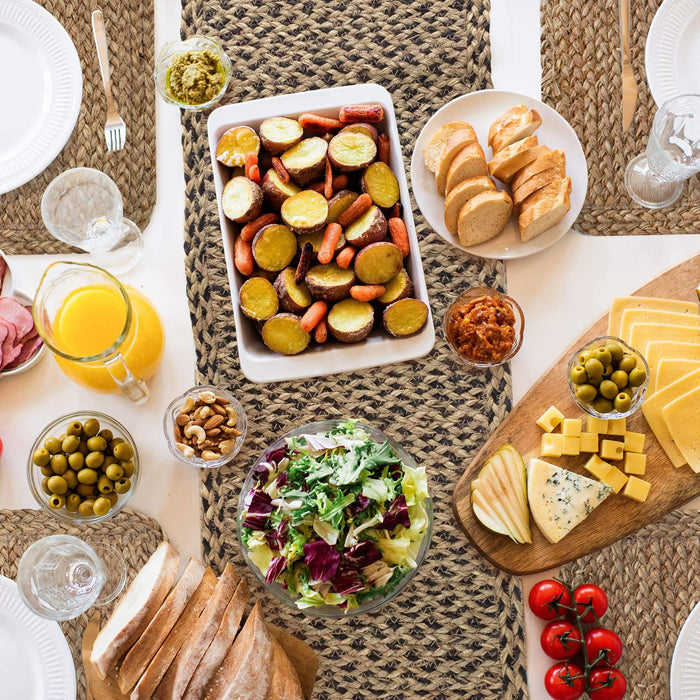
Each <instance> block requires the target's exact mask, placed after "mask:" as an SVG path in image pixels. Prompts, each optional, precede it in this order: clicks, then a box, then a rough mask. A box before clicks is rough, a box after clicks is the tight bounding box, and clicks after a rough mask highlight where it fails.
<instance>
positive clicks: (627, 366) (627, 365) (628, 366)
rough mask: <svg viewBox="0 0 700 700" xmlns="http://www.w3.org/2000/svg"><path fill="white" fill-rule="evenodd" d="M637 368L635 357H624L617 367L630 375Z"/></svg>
mask: <svg viewBox="0 0 700 700" xmlns="http://www.w3.org/2000/svg"><path fill="white" fill-rule="evenodd" d="M636 366H637V358H636V357H635V356H634V355H624V356H623V357H622V359H621V360H620V362H619V363H618V365H617V368H618V369H621V370H622V371H623V372H627V374H629V373H630V372H631V371H632V370H633V369H634V368H635V367H636Z"/></svg>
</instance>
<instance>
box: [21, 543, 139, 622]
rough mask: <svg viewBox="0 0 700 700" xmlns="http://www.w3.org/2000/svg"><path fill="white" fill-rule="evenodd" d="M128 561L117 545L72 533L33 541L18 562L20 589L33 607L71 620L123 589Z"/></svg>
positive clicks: (40, 612)
mask: <svg viewBox="0 0 700 700" xmlns="http://www.w3.org/2000/svg"><path fill="white" fill-rule="evenodd" d="M125 583H126V564H125V562H124V559H123V558H122V556H121V555H120V554H119V552H117V551H116V550H115V549H114V548H112V547H110V546H109V545H105V544H96V545H92V546H91V545H89V544H87V542H84V541H83V540H81V539H79V538H77V537H73V536H72V535H50V536H49V537H42V539H40V540H37V541H36V542H34V544H32V545H31V546H30V547H29V548H28V549H27V551H26V552H25V553H24V554H23V555H22V558H21V559H20V561H19V566H18V567H17V589H18V590H19V594H20V597H21V598H22V600H23V601H24V602H25V604H26V605H27V607H28V608H29V609H30V610H32V612H34V613H36V614H37V615H39V616H40V617H45V618H47V619H49V620H71V619H73V618H74V617H78V615H80V614H81V613H84V612H85V611H86V610H88V609H89V608H90V607H92V606H93V605H105V604H106V603H109V602H111V601H112V600H114V599H115V598H116V597H117V596H118V595H119V593H121V591H122V589H123V588H124V584H125Z"/></svg>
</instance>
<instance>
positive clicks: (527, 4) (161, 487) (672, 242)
mask: <svg viewBox="0 0 700 700" xmlns="http://www.w3.org/2000/svg"><path fill="white" fill-rule="evenodd" d="M155 7H156V46H160V45H161V44H162V43H164V42H165V41H168V40H171V39H175V38H177V37H178V32H179V22H180V3H179V0H155ZM538 13H539V3H538V0H492V9H491V41H492V71H493V83H494V86H495V87H497V88H501V89H510V90H517V91H520V92H525V93H527V94H529V95H531V96H533V97H539V96H540V66H539V14H538ZM107 23H108V31H109V23H110V18H109V17H107ZM640 77H642V76H638V78H640ZM156 123H157V127H156V133H157V177H158V186H157V201H156V206H155V209H154V211H153V216H152V218H151V223H150V225H149V226H148V228H147V230H146V232H145V233H146V235H145V240H146V250H145V253H144V257H143V262H142V263H141V264H140V265H139V267H138V268H137V269H136V270H135V271H134V272H132V273H131V274H130V275H128V276H126V277H125V278H124V280H125V281H126V282H128V283H129V284H131V285H133V286H135V287H137V288H139V289H141V290H142V291H143V292H144V293H145V294H147V295H148V297H149V298H150V299H151V300H152V301H153V302H154V304H155V305H156V307H157V308H158V310H159V312H160V314H161V316H162V318H163V322H164V325H165V330H166V336H167V345H166V353H165V359H164V361H163V364H162V366H161V368H160V370H159V372H158V374H157V375H156V376H155V377H154V379H153V380H152V381H151V382H150V387H151V390H152V397H151V399H150V401H149V402H148V403H146V404H145V405H143V406H140V407H137V406H133V405H131V404H130V403H129V402H128V401H127V400H126V399H123V398H122V397H120V396H103V395H98V394H95V393H91V392H88V391H86V390H84V389H82V388H80V387H78V386H77V385H75V384H73V383H72V382H70V381H69V380H68V379H67V378H66V377H65V376H64V375H63V374H62V373H61V372H60V371H59V369H58V367H57V365H56V364H55V362H54V361H53V359H52V358H50V357H48V356H47V357H45V358H44V359H43V360H42V361H41V362H40V364H39V365H38V366H37V367H35V368H34V369H33V370H32V371H30V372H27V373H26V374H23V375H19V376H18V377H10V378H7V377H6V378H3V379H2V380H0V437H1V438H2V439H3V441H4V443H5V452H4V454H3V456H2V458H0V507H2V508H22V507H34V506H35V503H34V501H33V498H32V496H31V493H30V491H29V488H28V486H27V480H26V477H25V468H26V459H27V454H28V451H29V448H30V446H31V444H32V441H33V439H34V437H35V435H36V432H37V431H38V429H39V428H41V427H42V426H43V425H45V424H46V423H48V422H49V421H50V420H52V419H53V418H55V416H57V415H60V414H61V413H67V412H69V411H72V410H77V409H90V408H94V409H98V410H101V411H104V412H106V413H110V414H112V415H113V416H114V417H115V418H117V419H118V420H119V421H122V422H123V423H124V424H125V425H126V426H127V428H128V429H129V430H130V431H131V432H132V434H133V435H134V438H135V439H136V441H137V443H138V445H139V451H140V453H141V459H142V475H141V482H140V484H139V486H138V488H137V490H136V492H135V493H134V495H133V498H132V500H131V503H130V505H131V506H133V507H134V508H135V509H137V510H140V511H142V512H144V513H147V514H148V515H151V516H152V517H154V518H156V519H157V520H158V521H159V522H160V523H161V524H162V526H163V528H164V530H165V531H166V532H167V534H168V537H169V538H170V539H171V541H172V542H173V543H174V545H175V546H176V547H177V548H178V549H179V551H180V553H181V554H182V556H183V557H189V556H191V555H200V537H199V513H200V501H199V495H198V494H199V474H198V473H197V472H196V471H194V470H192V469H189V468H185V467H184V466H183V465H180V464H179V463H178V462H176V461H175V460H174V459H173V458H172V457H171V456H170V453H169V452H168V450H167V447H166V445H165V442H164V439H163V435H162V427H161V420H162V415H163V410H164V409H165V407H166V405H167V404H168V403H169V401H170V400H171V399H172V397H173V396H174V395H175V394H176V393H179V392H180V391H181V390H184V389H186V388H187V387H189V386H191V384H192V379H193V367H194V346H193V342H192V329H191V325H190V318H189V310H188V305H187V298H186V294H185V271H184V265H183V247H182V242H183V228H184V213H183V212H184V195H183V192H184V178H183V169H182V155H181V146H180V114H179V111H178V110H177V109H176V108H175V107H172V106H170V105H165V104H164V103H163V102H162V101H160V100H157V122H156ZM100 126H101V125H100ZM96 128H97V126H96ZM127 143H128V142H127ZM127 147H128V146H127ZM407 155H408V154H407ZM632 155H633V154H630V156H632ZM1 205H2V196H0V206H1ZM125 214H126V215H127V216H128V212H125ZM699 228H700V224H699ZM699 252H700V235H683V236H659V237H655V236H618V237H589V236H582V235H579V234H577V233H575V232H572V233H569V234H567V235H566V236H565V237H564V238H563V239H561V240H560V241H559V242H558V243H557V244H556V245H554V246H552V247H551V248H549V249H548V250H546V251H544V252H543V253H540V254H538V255H536V256H532V257H529V258H524V259H521V260H515V261H510V262H508V263H507V275H508V291H509V293H510V294H512V295H513V296H514V297H515V298H516V299H518V301H519V302H520V304H521V306H522V307H523V310H524V313H525V317H526V319H527V321H526V329H525V340H524V343H523V347H522V349H521V350H520V352H519V354H518V355H517V356H516V358H515V359H514V361H513V363H512V371H513V393H514V400H515V401H518V399H519V398H520V397H522V395H523V394H524V393H525V391H526V390H527V389H528V388H529V387H530V386H531V384H532V383H533V382H534V381H535V380H536V379H537V377H538V376H539V375H540V374H541V373H542V371H544V369H546V368H547V367H548V366H549V365H550V364H551V363H552V362H553V361H554V360H555V359H556V358H557V357H558V356H559V354H560V353H561V351H562V350H563V349H564V348H565V347H566V346H567V345H568V344H569V342H570V341H571V338H573V337H575V336H576V335H578V334H579V333H580V332H581V331H582V330H584V329H585V327H586V326H588V325H589V324H590V323H592V322H593V321H594V320H595V319H596V318H597V317H598V316H599V315H600V314H602V313H603V312H604V311H605V309H606V307H607V306H608V304H609V302H610V299H611V298H612V297H613V296H615V295H619V294H627V293H630V292H632V291H634V290H635V289H636V288H638V287H639V286H641V285H642V284H644V283H645V282H646V281H648V280H650V279H651V278H653V277H655V276H656V275H658V274H660V273H661V272H663V271H664V270H665V269H666V268H668V267H670V266H672V265H675V264H677V263H678V262H681V261H682V260H684V259H686V258H688V257H690V256H692V255H694V254H697V253H699ZM52 259H54V258H52V257H49V256H22V257H20V256H12V257H10V263H11V265H12V269H13V272H14V275H15V279H16V284H17V286H18V287H20V288H21V289H23V290H27V291H29V292H30V293H31V292H32V291H33V289H34V288H35V287H36V284H37V282H38V280H39V277H40V276H41V273H42V272H43V270H44V269H45V267H46V265H47V264H48V263H49V262H50V261H51V260H52ZM630 263H632V264H630ZM621 270H622V271H624V274H620V271H621ZM699 281H700V280H699ZM572 309H575V310H576V311H575V313H572V311H571V310H572ZM47 387H51V390H50V391H49V390H47ZM249 419H251V420H252V422H254V421H255V416H249ZM694 504H695V505H696V507H698V506H700V499H696V501H695V502H694ZM544 577H545V575H538V576H529V577H525V579H524V587H525V596H526V597H527V593H528V591H529V589H530V587H531V586H532V585H533V584H534V583H535V582H536V581H537V580H539V579H540V578H544ZM598 583H600V584H601V585H603V587H604V586H605V580H604V575H602V574H601V579H600V581H598ZM541 628H542V625H541V623H540V622H539V621H538V620H536V619H535V618H534V617H533V616H532V615H530V614H529V613H526V632H527V636H528V644H527V648H528V676H529V685H530V698H531V699H532V700H547V698H548V697H549V696H548V695H547V693H546V692H545V690H544V685H543V681H542V678H543V675H544V672H545V670H546V669H547V668H548V666H549V665H550V663H551V662H549V661H548V660H547V659H546V657H545V656H544V654H543V653H542V652H541V650H540V648H539V633H540V631H541ZM627 649H628V651H627V652H626V653H633V646H632V647H630V646H628V647H627ZM630 650H632V651H630Z"/></svg>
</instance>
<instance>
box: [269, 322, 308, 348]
mask: <svg viewBox="0 0 700 700" xmlns="http://www.w3.org/2000/svg"><path fill="white" fill-rule="evenodd" d="M262 339H263V343H265V345H267V347H268V348H270V350H274V352H279V353H280V354H282V355H298V354H299V353H300V352H303V351H304V350H306V348H307V347H308V346H309V343H310V342H311V335H310V334H309V333H307V332H306V331H305V330H304V329H303V328H302V327H301V319H300V318H299V316H295V315H294V314H277V315H276V316H273V317H272V318H271V319H270V320H268V321H266V322H265V325H264V326H263V327H262Z"/></svg>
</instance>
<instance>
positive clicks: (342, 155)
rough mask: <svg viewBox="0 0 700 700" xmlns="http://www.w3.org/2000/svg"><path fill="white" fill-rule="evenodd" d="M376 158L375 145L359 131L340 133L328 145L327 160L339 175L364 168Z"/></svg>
mask: <svg viewBox="0 0 700 700" xmlns="http://www.w3.org/2000/svg"><path fill="white" fill-rule="evenodd" d="M376 157H377V144H376V143H375V142H374V141H373V140H372V137H371V136H368V135H367V134H366V133H362V132H360V131H341V132H340V133H339V134H338V135H337V136H334V137H333V138H332V139H331V142H330V143H329V144H328V158H329V159H330V161H331V163H332V164H333V167H334V168H336V169H337V170H339V171H340V172H341V173H350V172H353V171H355V170H362V169H363V168H366V167H367V166H368V165H369V164H370V163H371V162H372V161H373V160H374V159H375V158H376Z"/></svg>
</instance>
